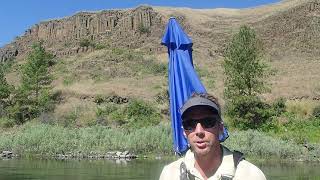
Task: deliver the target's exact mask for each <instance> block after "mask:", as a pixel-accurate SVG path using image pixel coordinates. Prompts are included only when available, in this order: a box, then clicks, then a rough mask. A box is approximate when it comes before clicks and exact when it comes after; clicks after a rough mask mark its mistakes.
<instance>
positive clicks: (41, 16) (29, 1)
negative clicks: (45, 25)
mask: <svg viewBox="0 0 320 180" xmlns="http://www.w3.org/2000/svg"><path fill="white" fill-rule="evenodd" d="M279 1H280V0H161V1H155V0H112V1H111V0H50V1H49V0H3V1H1V3H0V47H2V46H4V45H5V44H8V43H10V42H11V41H13V39H14V38H15V37H17V36H20V35H23V34H24V32H25V31H26V30H27V29H29V28H30V27H31V26H32V25H34V24H38V23H39V22H41V21H45V20H49V19H58V18H62V17H65V16H72V15H74V14H75V13H76V12H79V11H98V10H105V9H122V8H134V7H137V6H138V5H140V4H148V5H154V6H170V7H190V8H197V9H213V8H250V7H256V6H261V5H265V4H270V3H276V2H279Z"/></svg>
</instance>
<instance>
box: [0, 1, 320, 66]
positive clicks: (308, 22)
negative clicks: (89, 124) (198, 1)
mask: <svg viewBox="0 0 320 180" xmlns="http://www.w3.org/2000/svg"><path fill="white" fill-rule="evenodd" d="M281 3H283V4H284V6H282V5H281ZM281 3H279V4H278V5H274V6H273V8H275V10H272V11H271V10H270V8H268V6H266V7H265V9H264V7H260V8H256V9H244V10H236V11H230V12H229V11H228V12H227V10H226V12H225V13H219V12H220V11H215V10H204V11H201V10H192V9H185V8H163V9H162V10H160V9H161V8H160V9H159V8H158V9H157V8H154V9H153V8H152V7H149V6H140V7H137V8H135V9H127V10H104V11H100V12H80V13H77V14H75V15H73V16H71V17H66V18H62V19H58V20H50V21H46V22H41V23H39V24H36V25H34V26H33V27H31V28H30V29H29V30H27V31H26V32H25V34H24V35H23V36H21V37H18V38H16V39H15V40H14V41H13V42H12V43H10V44H8V45H7V46H5V47H3V48H1V49H0V62H1V61H6V60H9V59H11V58H14V57H20V56H22V57H23V56H24V55H25V54H26V53H27V52H28V51H29V50H30V47H31V45H32V43H34V42H37V41H41V40H42V41H43V42H44V45H45V48H46V49H47V50H49V51H51V52H52V53H53V54H54V55H56V56H67V55H73V54H76V53H81V52H88V51H93V50H94V49H95V48H96V47H94V46H81V41H83V40H87V41H89V42H93V43H94V44H96V45H103V46H106V47H119V48H121V47H126V48H135V49H136V48H142V49H144V50H146V51H152V52H158V51H161V52H163V51H165V48H164V47H163V46H161V45H160V39H161V36H162V34H163V30H164V26H165V24H166V23H167V19H168V17H170V16H175V17H176V18H177V19H178V20H179V22H180V24H182V26H183V27H184V29H185V31H186V32H187V33H188V35H190V36H191V38H192V39H193V40H194V42H195V43H197V47H198V48H199V49H202V50H205V51H207V53H208V54H209V56H212V57H213V56H216V55H219V56H221V55H223V52H224V50H225V47H226V44H227V43H228V42H229V41H230V39H231V37H232V34H233V33H234V32H235V31H236V30H237V29H238V28H239V27H240V25H242V24H249V25H250V26H251V27H253V28H254V29H255V31H256V32H257V35H258V36H259V37H260V38H261V39H262V40H263V43H264V44H265V47H266V49H268V52H271V54H276V53H286V52H287V51H297V52H298V53H308V54H310V55H312V56H315V55H320V50H319V49H320V1H319V0H301V2H299V3H297V4H295V3H290V2H289V1H283V2H281ZM283 7H285V8H283ZM258 11H262V12H263V13H259V12H258ZM228 13H230V14H228ZM257 14H259V15H257ZM205 51H203V52H205Z"/></svg>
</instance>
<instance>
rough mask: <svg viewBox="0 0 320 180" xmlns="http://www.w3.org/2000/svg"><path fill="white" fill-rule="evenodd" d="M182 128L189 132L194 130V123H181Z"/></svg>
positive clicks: (188, 121) (190, 121)
mask: <svg viewBox="0 0 320 180" xmlns="http://www.w3.org/2000/svg"><path fill="white" fill-rule="evenodd" d="M182 126H183V129H185V130H188V131H191V130H192V129H194V128H195V126H196V123H194V121H192V120H187V121H183V122H182Z"/></svg>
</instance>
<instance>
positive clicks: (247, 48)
mask: <svg viewBox="0 0 320 180" xmlns="http://www.w3.org/2000/svg"><path fill="white" fill-rule="evenodd" d="M224 72H225V75H226V78H225V91H224V95H225V98H226V110H227V114H228V115H229V116H230V117H231V118H232V121H233V124H234V125H235V126H237V127H240V128H244V129H246V128H256V127H258V126H259V125H261V124H262V123H263V122H264V121H265V120H266V118H267V117H268V116H269V114H268V112H267V111H265V110H267V109H268V105H267V104H266V103H264V102H263V101H262V100H261V98H259V95H260V94H261V93H263V92H266V90H268V86H267V83H266V77H268V76H269V74H270V73H269V71H268V66H267V64H266V63H265V62H264V61H263V50H262V47H261V43H260V41H259V40H258V39H257V37H256V34H255V32H254V30H252V29H250V28H249V27H248V26H242V27H240V30H239V32H238V33H237V34H235V35H234V36H233V38H232V41H231V43H230V44H229V46H228V47H227V49H226V52H225V59H224Z"/></svg>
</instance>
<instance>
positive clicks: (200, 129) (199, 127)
mask: <svg viewBox="0 0 320 180" xmlns="http://www.w3.org/2000/svg"><path fill="white" fill-rule="evenodd" d="M195 133H196V135H197V136H203V135H204V128H203V127H202V125H201V123H197V125H196V129H195Z"/></svg>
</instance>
